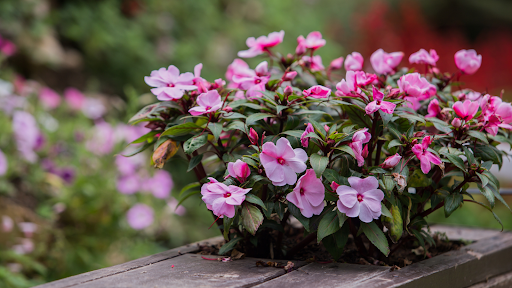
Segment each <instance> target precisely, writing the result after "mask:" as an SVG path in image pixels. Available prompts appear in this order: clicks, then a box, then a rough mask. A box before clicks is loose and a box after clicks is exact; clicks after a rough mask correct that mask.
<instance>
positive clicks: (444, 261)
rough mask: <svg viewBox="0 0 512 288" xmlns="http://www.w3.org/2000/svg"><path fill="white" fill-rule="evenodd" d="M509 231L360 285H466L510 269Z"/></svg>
mask: <svg viewBox="0 0 512 288" xmlns="http://www.w3.org/2000/svg"><path fill="white" fill-rule="evenodd" d="M510 259H512V234H511V233H500V234H499V235H497V236H494V237H491V238H487V239H483V240H480V241H478V242H476V243H473V244H470V245H468V246H465V247H464V248H462V249H460V250H458V251H450V252H447V253H444V254H441V255H439V256H436V257H434V258H432V259H428V260H424V261H421V262H418V263H415V264H413V265H410V266H407V267H405V268H402V269H400V270H398V271H393V272H389V273H385V274H382V275H379V276H378V277H375V278H372V279H370V280H367V281H364V282H363V283H361V287H363V286H364V287H414V288H422V287H450V288H457V287H467V286H470V285H472V284H475V283H478V282H481V281H483V280H485V279H488V278H491V277H493V276H495V275H499V274H502V273H505V272H509V271H512V261H510Z"/></svg>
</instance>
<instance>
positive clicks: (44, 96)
mask: <svg viewBox="0 0 512 288" xmlns="http://www.w3.org/2000/svg"><path fill="white" fill-rule="evenodd" d="M39 100H40V101H41V103H43V106H44V107H45V108H47V109H55V108H57V107H59V105H60V95H59V94H57V92H55V91H53V90H52V89H50V88H48V87H44V88H43V89H41V91H39Z"/></svg>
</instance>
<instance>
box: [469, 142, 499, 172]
mask: <svg viewBox="0 0 512 288" xmlns="http://www.w3.org/2000/svg"><path fill="white" fill-rule="evenodd" d="M473 152H475V153H474V154H475V157H480V158H481V159H482V161H492V162H493V163H494V164H498V165H499V166H500V167H501V165H502V164H503V157H502V155H501V152H500V151H499V150H498V149H496V148H495V147H494V146H491V145H480V144H477V145H475V147H474V148H473Z"/></svg>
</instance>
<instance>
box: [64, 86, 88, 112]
mask: <svg viewBox="0 0 512 288" xmlns="http://www.w3.org/2000/svg"><path fill="white" fill-rule="evenodd" d="M64 99H65V100H66V103H68V106H69V107H70V108H71V109H73V110H80V109H82V107H83V106H84V103H85V96H84V94H82V92H80V90H78V89H76V88H72V87H70V88H67V89H66V90H65V91H64Z"/></svg>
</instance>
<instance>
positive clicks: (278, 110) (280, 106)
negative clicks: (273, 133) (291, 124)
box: [276, 105, 288, 114]
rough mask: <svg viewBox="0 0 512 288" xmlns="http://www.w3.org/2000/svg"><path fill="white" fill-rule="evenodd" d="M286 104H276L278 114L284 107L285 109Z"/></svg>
mask: <svg viewBox="0 0 512 288" xmlns="http://www.w3.org/2000/svg"><path fill="white" fill-rule="evenodd" d="M287 108H288V106H283V105H277V106H276V113H277V114H279V112H281V111H283V110H284V109H287Z"/></svg>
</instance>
